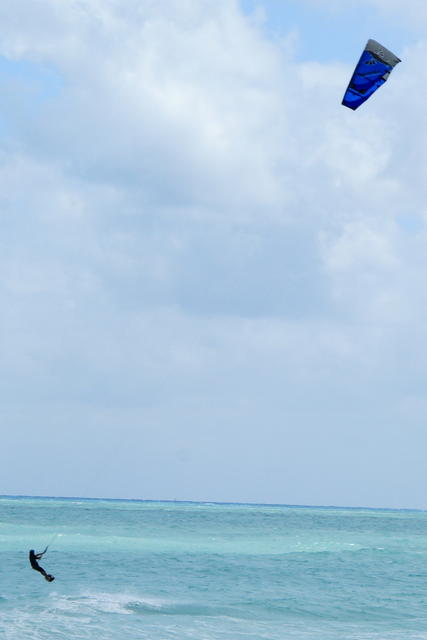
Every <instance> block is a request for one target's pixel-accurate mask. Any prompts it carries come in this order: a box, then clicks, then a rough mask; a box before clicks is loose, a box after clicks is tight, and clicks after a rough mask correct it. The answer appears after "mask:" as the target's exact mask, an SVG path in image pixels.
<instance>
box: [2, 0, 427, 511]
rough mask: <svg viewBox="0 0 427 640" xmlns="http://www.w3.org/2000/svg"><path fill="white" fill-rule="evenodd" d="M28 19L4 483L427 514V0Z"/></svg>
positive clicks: (16, 146)
mask: <svg viewBox="0 0 427 640" xmlns="http://www.w3.org/2000/svg"><path fill="white" fill-rule="evenodd" d="M0 22H1V24H2V30H1V34H0V83H1V93H0V95H1V102H0V199H1V200H0V202H1V206H0V248H1V250H0V309H1V315H0V322H1V324H0V327H1V330H0V423H1V425H2V436H1V438H2V444H1V448H0V493H1V494H7V495H40V496H43V495H49V496H81V497H111V498H140V499H171V500H173V499H177V500H206V501H230V502H235V501H238V502H262V503H281V504H306V505H341V506H366V507H399V508H400V507H405V508H427V495H426V492H425V486H426V481H427V470H426V469H427V467H426V464H425V451H426V449H427V394H426V384H427V383H426V369H427V326H426V320H425V319H426V316H427V293H426V287H425V277H426V271H427V252H426V241H427V226H426V224H427V204H426V196H427V181H426V178H425V176H426V170H427V157H426V152H425V150H426V148H427V127H426V116H425V112H426V111H425V103H426V99H427V83H426V82H425V81H424V78H425V59H426V56H427V37H426V26H427V4H426V3H425V0H407V2H406V3H402V2H400V1H399V2H398V1H397V0H388V1H385V0H241V1H240V2H239V1H238V0H215V2H212V0H161V2H159V1H158V0H69V1H68V2H66V3H64V2H58V0H15V1H14V2H13V3H11V2H8V3H2V4H1V5H0ZM368 38H374V39H377V40H379V41H381V42H382V44H384V45H385V46H386V47H387V48H389V49H391V50H392V51H393V52H394V53H395V54H396V55H398V56H399V57H400V58H401V59H402V63H401V64H399V65H398V66H397V67H396V69H395V70H394V71H393V73H392V75H391V77H390V79H389V81H388V82H387V83H386V84H385V85H384V87H382V88H381V89H380V90H379V91H378V92H377V93H376V94H375V95H374V96H373V97H372V98H371V99H370V100H369V101H368V102H367V103H365V104H364V105H363V106H362V107H361V108H360V109H359V110H358V111H355V112H353V111H351V110H349V109H346V108H344V107H343V106H341V99H342V95H343V92H344V89H345V87H346V86H347V83H348V80H349V77H350V75H351V72H352V70H353V67H354V65H355V63H356V62H357V60H358V58H359V56H360V54H361V51H362V49H363V48H364V46H365V43H366V41H367V40H368Z"/></svg>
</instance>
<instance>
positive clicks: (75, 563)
mask: <svg viewBox="0 0 427 640" xmlns="http://www.w3.org/2000/svg"><path fill="white" fill-rule="evenodd" d="M0 542H1V544H0V554H1V559H0V638H1V639H2V640H53V639H55V640H59V639H64V640H77V639H85V640H86V639H90V640H140V639H141V640H169V639H170V640H172V639H173V640H187V639H192V640H362V639H363V640H388V639H398V640H411V639H418V640H420V639H427V513H426V512H422V511H392V510H371V509H343V508H332V507H327V508H316V507H292V506H268V505H240V504H215V503H214V504H210V503H209V504H208V503H184V502H146V501H126V500H100V499H94V500H89V499H60V498H26V497H23V498H10V497H3V498H0ZM49 542H50V543H51V544H50V547H49V549H48V551H47V553H46V555H45V556H44V557H43V558H42V559H41V560H40V564H41V566H42V567H44V568H45V569H46V571H47V572H48V573H51V574H53V575H54V576H55V581H54V582H52V583H48V582H47V581H45V580H44V578H43V577H42V576H41V575H40V574H39V573H37V572H36V571H33V570H32V569H31V567H30V565H29V562H28V551H29V549H31V548H34V549H35V550H36V551H42V550H43V549H44V547H45V546H46V545H47V544H49Z"/></svg>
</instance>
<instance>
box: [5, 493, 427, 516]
mask: <svg viewBox="0 0 427 640" xmlns="http://www.w3.org/2000/svg"><path fill="white" fill-rule="evenodd" d="M3 498H7V499H32V500H79V501H81V500H87V501H90V500H92V501H99V502H102V501H103V502H145V503H166V504H194V505H196V504H201V505H206V506H209V505H215V506H242V507H277V508H279V507H282V508H287V509H337V510H346V509H347V510H354V511H357V510H359V511H417V512H421V513H422V512H425V511H426V509H423V508H420V507H366V506H349V505H334V504H329V505H315V504H289V503H280V502H236V501H221V500H192V499H177V498H108V497H100V496H93V497H90V498H88V497H83V496H52V495H46V496H40V495H35V496H32V495H27V494H12V495H10V494H0V499H3Z"/></svg>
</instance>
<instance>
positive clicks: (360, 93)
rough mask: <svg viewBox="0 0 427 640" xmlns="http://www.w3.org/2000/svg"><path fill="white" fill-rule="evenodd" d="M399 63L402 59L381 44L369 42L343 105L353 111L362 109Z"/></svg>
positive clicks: (347, 90)
mask: <svg viewBox="0 0 427 640" xmlns="http://www.w3.org/2000/svg"><path fill="white" fill-rule="evenodd" d="M399 62H400V58H398V57H397V56H396V55H395V54H394V53H392V52H391V51H389V50H388V49H386V48H385V47H383V46H382V45H381V44H380V43H379V42H376V41H375V40H368V42H367V44H366V47H365V50H364V51H363V53H362V55H361V58H360V60H359V62H358V63H357V65H356V68H355V70H354V73H353V75H352V77H351V80H350V83H349V85H348V87H347V89H346V92H345V94H344V98H343V101H342V104H343V105H344V106H345V107H349V109H353V110H355V109H357V107H360V105H361V104H363V102H365V100H367V99H368V98H369V97H370V96H371V95H372V94H373V93H374V92H375V91H376V90H377V89H379V87H381V85H383V84H384V82H385V81H386V80H387V78H388V77H389V75H390V73H391V72H392V71H393V68H394V67H395V66H396V65H397V64H398V63H399Z"/></svg>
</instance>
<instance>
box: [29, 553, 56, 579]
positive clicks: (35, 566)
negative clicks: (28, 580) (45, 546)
mask: <svg viewBox="0 0 427 640" xmlns="http://www.w3.org/2000/svg"><path fill="white" fill-rule="evenodd" d="M43 553H45V552H44V551H43ZM43 553H34V549H31V551H30V553H29V558H30V564H31V566H32V568H33V569H34V571H38V572H39V573H41V574H42V576H44V577H45V579H46V580H47V581H48V582H52V580H55V578H54V577H53V576H51V575H49V574H48V573H46V571H45V570H44V569H43V567H41V566H40V565H39V563H38V562H37V560H40V558H41V557H42V555H43Z"/></svg>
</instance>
